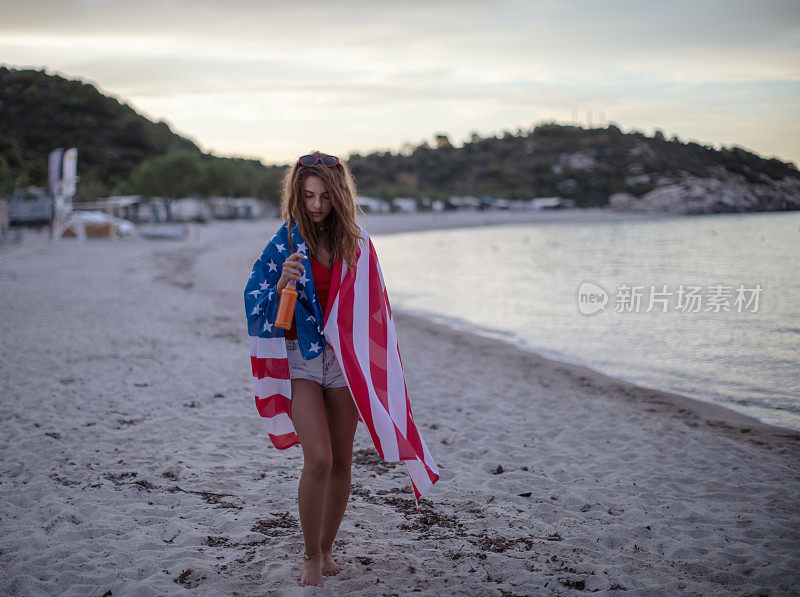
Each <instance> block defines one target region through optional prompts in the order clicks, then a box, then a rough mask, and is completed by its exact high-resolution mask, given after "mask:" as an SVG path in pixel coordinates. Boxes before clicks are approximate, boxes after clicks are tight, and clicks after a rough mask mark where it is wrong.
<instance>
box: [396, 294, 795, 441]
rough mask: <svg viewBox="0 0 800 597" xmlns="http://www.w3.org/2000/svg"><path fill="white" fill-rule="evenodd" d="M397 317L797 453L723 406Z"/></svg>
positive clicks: (791, 437)
mask: <svg viewBox="0 0 800 597" xmlns="http://www.w3.org/2000/svg"><path fill="white" fill-rule="evenodd" d="M395 313H396V314H399V315H400V317H399V318H398V317H396V316H395V319H396V320H398V319H399V321H401V322H403V323H402V324H399V325H410V326H413V327H415V328H421V327H433V328H436V329H437V330H438V331H437V334H438V335H440V336H450V337H451V340H452V342H453V343H454V344H456V345H459V344H463V343H464V341H465V339H466V338H468V337H474V338H478V339H480V340H483V341H486V343H487V344H488V345H492V346H494V347H495V350H496V351H498V352H502V353H506V354H508V355H509V357H510V358H519V359H522V360H524V359H525V357H526V356H528V357H531V362H534V363H537V364H542V363H547V364H550V365H551V366H553V368H554V369H555V371H557V372H559V373H560V374H562V375H564V376H565V377H567V378H569V379H570V380H571V381H572V382H575V383H577V384H578V385H581V386H584V387H587V388H595V389H598V390H599V391H600V392H601V393H603V394H604V395H618V396H620V397H623V396H624V398H623V400H624V401H626V402H629V403H633V404H636V405H637V406H639V407H641V408H643V409H645V410H647V411H648V412H658V413H660V414H664V415H668V416H670V417H672V418H674V419H677V420H679V421H682V422H684V423H686V424H688V425H690V426H692V427H697V426H698V425H699V424H700V423H703V424H704V425H705V426H706V427H707V428H708V429H709V430H710V431H713V432H717V433H722V434H724V435H726V436H727V437H730V438H732V439H737V440H746V441H750V442H751V443H754V444H756V445H765V444H771V445H774V446H776V447H779V448H791V449H794V450H796V451H797V453H798V454H800V430H798V429H794V428H792V427H784V426H782V425H775V424H773V423H768V422H764V421H760V420H759V419H757V418H755V417H752V416H750V415H747V414H744V413H741V412H738V411H736V410H734V409H732V408H730V407H728V406H726V405H723V404H717V403H715V402H706V401H704V400H700V399H699V398H695V397H693V396H687V395H685V394H679V393H677V392H670V391H668V390H661V389H658V388H651V387H648V386H644V385H641V384H638V383H636V382H632V381H628V380H625V379H622V378H619V377H614V376H612V375H608V374H606V373H603V372H602V371H598V370H596V369H593V368H591V366H589V365H582V364H578V363H571V362H568V361H562V360H559V359H555V358H551V357H548V356H544V355H542V354H541V353H539V352H537V351H535V350H533V349H528V348H521V347H518V346H516V345H515V344H513V343H512V342H509V341H506V340H502V339H499V338H495V337H490V336H488V335H483V334H480V333H476V332H471V331H466V330H461V329H457V328H454V327H451V326H449V325H447V324H446V323H442V322H440V321H437V320H435V319H429V318H428V317H426V316H425V315H423V314H420V313H416V312H409V311H405V310H403V309H401V308H397V309H393V315H394V314H395Z"/></svg>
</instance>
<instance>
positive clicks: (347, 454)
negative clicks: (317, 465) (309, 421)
mask: <svg viewBox="0 0 800 597" xmlns="http://www.w3.org/2000/svg"><path fill="white" fill-rule="evenodd" d="M325 408H326V411H327V416H328V435H329V436H330V447H331V455H332V467H331V472H330V476H329V478H328V486H327V491H326V493H325V508H324V514H323V518H322V535H321V540H320V548H321V550H322V574H327V575H334V574H338V573H339V572H340V571H341V568H339V566H338V565H337V564H336V562H334V561H333V557H332V555H331V549H332V547H333V541H334V539H335V538H336V533H337V532H338V531H339V524H340V523H341V522H342V517H343V516H344V511H345V510H346V509H347V502H348V500H349V499H350V469H351V465H352V463H353V438H354V437H355V434H356V427H357V426H358V411H357V410H356V405H355V404H354V402H353V398H352V397H351V396H350V391H349V390H348V389H347V388H346V387H343V388H328V389H327V390H325Z"/></svg>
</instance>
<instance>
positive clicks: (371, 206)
mask: <svg viewBox="0 0 800 597" xmlns="http://www.w3.org/2000/svg"><path fill="white" fill-rule="evenodd" d="M358 204H359V206H360V207H361V209H362V210H364V212H365V213H381V214H382V213H388V212H390V211H392V209H391V206H390V205H389V204H388V203H387V202H386V201H384V200H383V199H379V198H378V197H367V196H364V195H360V196H359V197H358Z"/></svg>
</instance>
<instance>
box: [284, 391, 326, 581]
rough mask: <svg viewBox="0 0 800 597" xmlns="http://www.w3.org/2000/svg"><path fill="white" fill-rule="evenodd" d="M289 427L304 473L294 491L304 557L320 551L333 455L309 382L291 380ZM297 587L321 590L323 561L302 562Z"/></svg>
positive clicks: (318, 398)
mask: <svg viewBox="0 0 800 597" xmlns="http://www.w3.org/2000/svg"><path fill="white" fill-rule="evenodd" d="M291 409H292V423H293V424H294V428H295V431H296V432H297V437H298V438H299V439H300V443H301V445H302V448H303V458H304V462H303V472H302V474H301V475H300V484H299V486H298V489H297V502H298V505H299V509H300V526H301V527H302V528H303V537H304V539H305V544H306V554H307V555H310V556H313V555H316V554H318V553H320V552H321V551H322V546H321V544H320V537H321V536H322V527H323V512H324V507H325V500H324V499H321V497H320V496H324V495H325V492H326V489H327V486H328V478H329V476H330V473H331V466H332V462H333V455H332V451H331V438H330V436H329V431H328V415H327V412H326V409H325V400H324V397H323V393H322V387H321V386H320V385H319V384H318V383H316V382H314V381H311V380H308V379H293V380H292V401H291ZM300 584H301V585H303V586H305V585H315V586H322V558H321V557H318V558H314V559H312V560H306V561H304V562H303V571H302V573H301V575H300Z"/></svg>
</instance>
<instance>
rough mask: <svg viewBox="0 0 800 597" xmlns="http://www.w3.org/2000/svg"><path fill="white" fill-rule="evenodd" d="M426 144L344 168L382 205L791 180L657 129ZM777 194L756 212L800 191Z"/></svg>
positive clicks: (565, 130)
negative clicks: (404, 199)
mask: <svg viewBox="0 0 800 597" xmlns="http://www.w3.org/2000/svg"><path fill="white" fill-rule="evenodd" d="M436 141H437V143H436V147H430V146H428V145H427V144H423V145H421V146H419V147H416V148H414V150H413V151H411V152H406V154H395V153H391V152H381V153H373V154H369V155H365V156H361V155H358V154H355V155H351V156H350V160H349V164H350V166H351V167H352V169H353V172H354V175H355V176H356V178H357V180H358V181H359V186H360V187H363V188H364V189H366V190H367V191H369V194H375V195H377V196H381V197H386V198H388V197H392V196H413V197H421V196H429V197H440V198H444V197H446V196H448V195H453V194H455V195H478V196H480V195H488V196H496V197H505V198H509V199H528V198H531V197H537V196H538V197H549V196H560V197H564V198H570V199H573V200H574V201H575V202H576V205H578V206H580V207H588V206H605V205H608V204H609V199H610V197H611V196H612V195H614V194H615V193H625V194H630V195H632V196H633V197H634V198H636V197H642V196H646V195H647V194H648V193H651V192H653V191H657V190H658V189H660V188H662V187H665V186H668V185H674V184H679V183H681V182H685V181H687V180H689V181H697V180H719V181H724V182H725V184H726V185H728V184H734V185H738V186H740V187H742V188H748V187H750V186H754V187H764V188H772V187H773V186H775V184H774V183H777V182H778V181H784V180H786V181H789V186H790V187H792V188H794V183H795V182H796V183H800V173H799V172H798V170H797V166H796V165H795V164H793V163H786V162H782V161H780V160H777V159H774V158H772V159H764V158H762V157H759V156H758V155H756V154H754V153H751V152H748V151H746V150H745V149H743V148H741V147H728V148H722V149H719V150H717V149H714V148H713V147H711V146H708V145H699V144H697V143H684V142H682V141H680V140H678V139H677V138H675V137H673V138H671V139H665V138H664V136H663V134H661V133H659V132H656V134H655V135H654V136H653V137H648V136H646V135H645V134H643V133H641V132H632V133H623V132H622V131H621V130H620V129H619V128H618V127H617V126H616V125H614V124H610V125H608V126H607V127H605V128H594V129H584V128H581V127H576V126H567V125H559V124H555V123H543V124H540V125H538V126H536V127H534V128H533V129H532V130H530V131H524V130H519V131H518V132H517V134H512V133H510V132H506V133H505V134H504V135H503V136H502V137H500V138H497V137H489V138H481V137H479V136H478V135H473V136H472V139H471V141H470V142H468V143H465V144H464V145H463V146H462V147H454V146H453V145H452V144H451V143H450V141H449V140H448V139H447V137H445V136H442V135H440V136H438V137H437V138H436ZM768 194H769V193H768ZM784 194H786V193H784ZM787 197H788V200H787V201H786V202H782V201H781V200H780V199H778V200H777V207H772V208H770V207H768V206H766V207H765V206H763V205H762V207H765V208H766V209H799V208H800V194H798V193H794V194H793V191H791V190H790V191H789V192H788V194H787ZM792 197H793V198H792ZM781 205H783V207H780V206H781Z"/></svg>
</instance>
